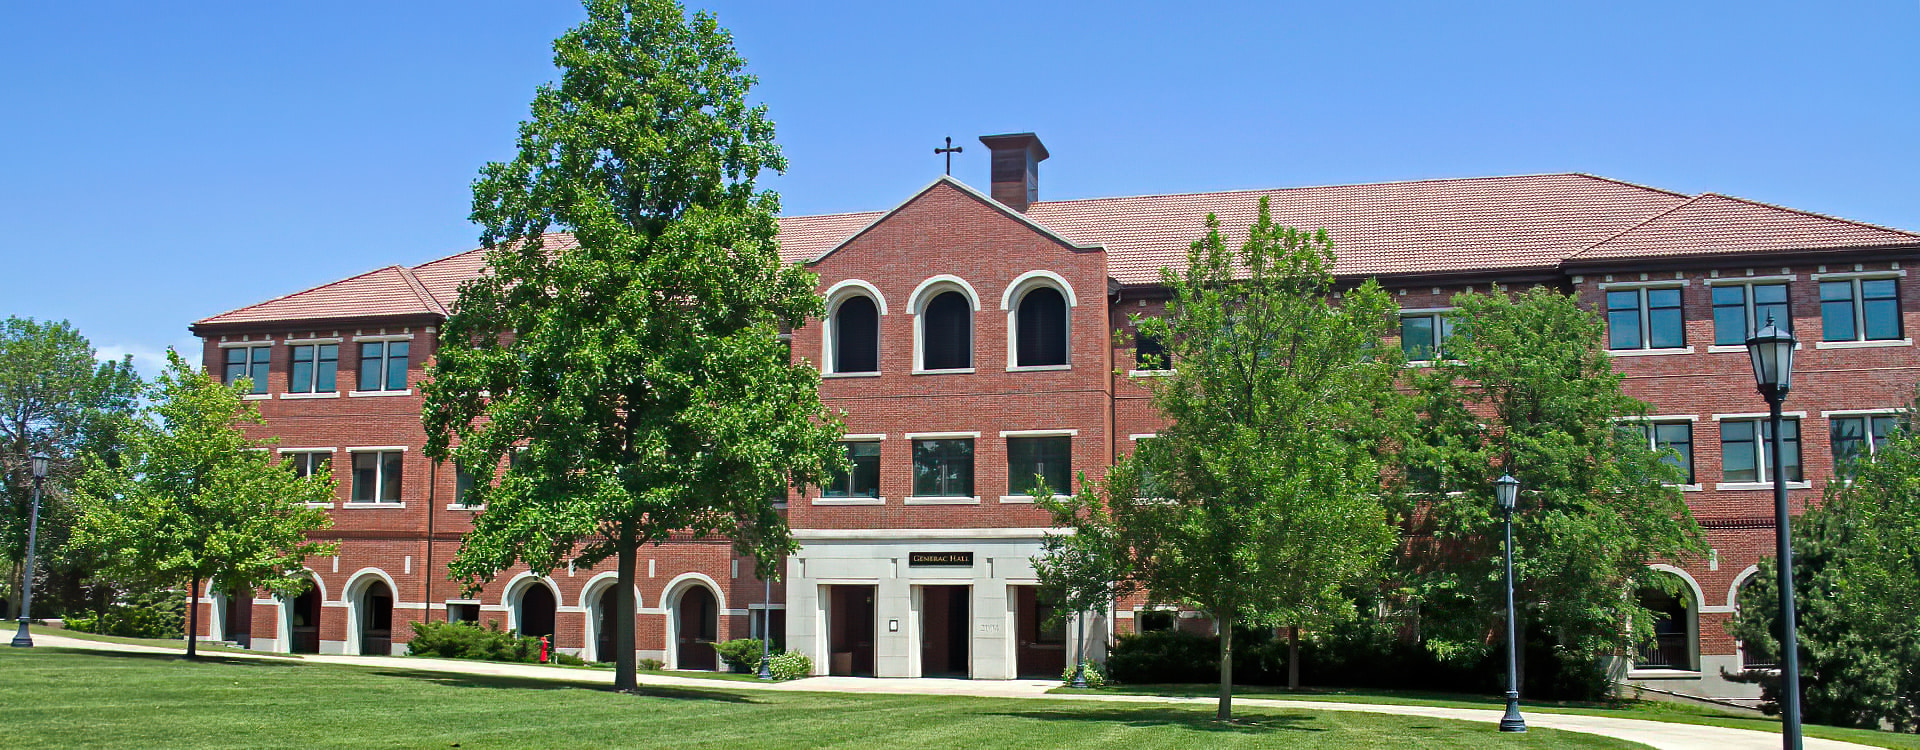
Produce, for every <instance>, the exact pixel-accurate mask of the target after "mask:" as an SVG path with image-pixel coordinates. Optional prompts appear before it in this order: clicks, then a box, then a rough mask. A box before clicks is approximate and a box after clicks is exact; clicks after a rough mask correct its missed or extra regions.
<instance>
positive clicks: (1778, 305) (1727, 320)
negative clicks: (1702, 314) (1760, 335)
mask: <svg viewBox="0 0 1920 750" xmlns="http://www.w3.org/2000/svg"><path fill="white" fill-rule="evenodd" d="M1769 320H1771V321H1773V324H1774V325H1775V326H1777V327H1779V328H1780V330H1783V331H1787V332H1789V333H1791V332H1792V331H1793V314H1792V313H1791V312H1790V311H1789V310H1788V307H1787V285H1786V284H1721V285H1716V286H1714V288H1713V343H1714V344H1717V345H1719V346H1740V345H1743V344H1745V343H1747V339H1748V338H1750V337H1752V336H1753V332H1754V331H1757V330H1760V328H1761V327H1762V326H1765V325H1766V324H1767V321H1769Z"/></svg>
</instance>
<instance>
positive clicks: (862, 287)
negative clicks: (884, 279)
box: [820, 279, 887, 377]
mask: <svg viewBox="0 0 1920 750" xmlns="http://www.w3.org/2000/svg"><path fill="white" fill-rule="evenodd" d="M853 297H866V298H868V299H871V300H873V306H874V311H875V312H878V313H879V314H880V316H881V317H885V316H886V314H887V297H886V295H884V294H881V293H880V288H879V287H876V286H874V285H873V284H872V283H870V282H867V281H865V280H862V279H845V280H843V281H840V282H839V283H836V284H834V285H833V286H831V287H828V288H827V293H826V303H827V306H826V315H825V316H823V317H822V318H821V319H820V374H821V375H823V376H825V377H876V376H878V375H879V374H880V371H879V370H878V369H875V370H874V371H872V372H845V373H843V372H839V369H840V363H839V362H838V361H835V358H834V356H833V340H834V327H835V326H834V317H835V316H837V315H838V314H839V312H840V305H841V304H842V303H844V302H846V301H847V300H848V299H851V298H853ZM881 328H882V326H881V325H880V321H878V320H875V321H874V331H873V333H874V338H873V346H874V350H875V351H874V366H875V367H876V368H877V367H878V366H879V364H880V357H881V355H882V354H883V353H884V352H885V346H884V343H883V342H882V341H881V338H882V337H881V335H880V333H881Z"/></svg>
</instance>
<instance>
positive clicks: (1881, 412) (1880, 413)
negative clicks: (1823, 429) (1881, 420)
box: [1820, 406, 1907, 419]
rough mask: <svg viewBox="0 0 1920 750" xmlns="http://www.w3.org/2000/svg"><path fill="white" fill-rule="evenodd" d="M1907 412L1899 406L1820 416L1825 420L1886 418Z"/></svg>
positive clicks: (1853, 410)
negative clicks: (1834, 418) (1837, 418)
mask: <svg viewBox="0 0 1920 750" xmlns="http://www.w3.org/2000/svg"><path fill="white" fill-rule="evenodd" d="M1906 411H1907V410H1906V409H1902V408H1899V407H1897V406H1894V407H1887V408H1883V409H1834V410H1832V411H1822V412H1820V416H1821V418H1823V419H1824V418H1829V417H1886V416H1892V415H1895V414H1905V413H1906Z"/></svg>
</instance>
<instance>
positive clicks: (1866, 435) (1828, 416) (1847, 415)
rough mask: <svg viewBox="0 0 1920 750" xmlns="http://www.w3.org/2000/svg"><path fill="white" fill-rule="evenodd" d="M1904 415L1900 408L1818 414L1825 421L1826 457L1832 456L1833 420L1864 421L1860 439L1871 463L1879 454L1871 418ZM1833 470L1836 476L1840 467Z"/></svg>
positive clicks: (1903, 410)
mask: <svg viewBox="0 0 1920 750" xmlns="http://www.w3.org/2000/svg"><path fill="white" fill-rule="evenodd" d="M1905 413H1907V410H1906V409H1901V408H1888V409H1835V410H1833V411H1823V412H1820V418H1821V419H1825V420H1827V453H1828V455H1832V453H1833V420H1836V419H1864V420H1866V422H1865V423H1864V424H1863V425H1862V428H1863V430H1864V432H1862V434H1861V438H1862V440H1863V444H1864V445H1865V446H1866V448H1867V460H1868V461H1872V460H1873V459H1874V456H1875V455H1877V454H1878V453H1879V452H1880V448H1879V447H1878V446H1875V445H1874V444H1873V418H1874V417H1898V416H1900V415H1902V414H1905ZM1802 439H1805V438H1804V437H1803V438H1802ZM1801 447H1802V448H1805V446H1801ZM1833 470H1834V473H1835V474H1836V475H1838V474H1839V472H1840V467H1838V466H1835V467H1833ZM1838 481H1842V482H1851V481H1853V480H1850V479H1839V480H1838Z"/></svg>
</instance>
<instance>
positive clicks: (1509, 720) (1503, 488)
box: [1493, 474, 1527, 732]
mask: <svg viewBox="0 0 1920 750" xmlns="http://www.w3.org/2000/svg"><path fill="white" fill-rule="evenodd" d="M1493 495H1494V498H1495V499H1497V500H1499V501H1500V514H1501V516H1502V517H1503V519H1504V524H1503V525H1505V526H1506V531H1507V545H1506V557H1507V715H1505V716H1502V717H1500V731H1502V732H1524V731H1527V720H1526V719H1524V718H1521V716H1520V639H1519V637H1518V636H1517V635H1516V631H1517V630H1518V628H1516V627H1515V626H1514V620H1516V619H1518V618H1516V617H1515V616H1514V611H1513V506H1514V505H1515V504H1517V503H1518V502H1519V501H1520V480H1518V479H1514V478H1513V475H1512V474H1507V475H1504V476H1502V477H1500V478H1499V479H1497V480H1494V483H1493Z"/></svg>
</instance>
